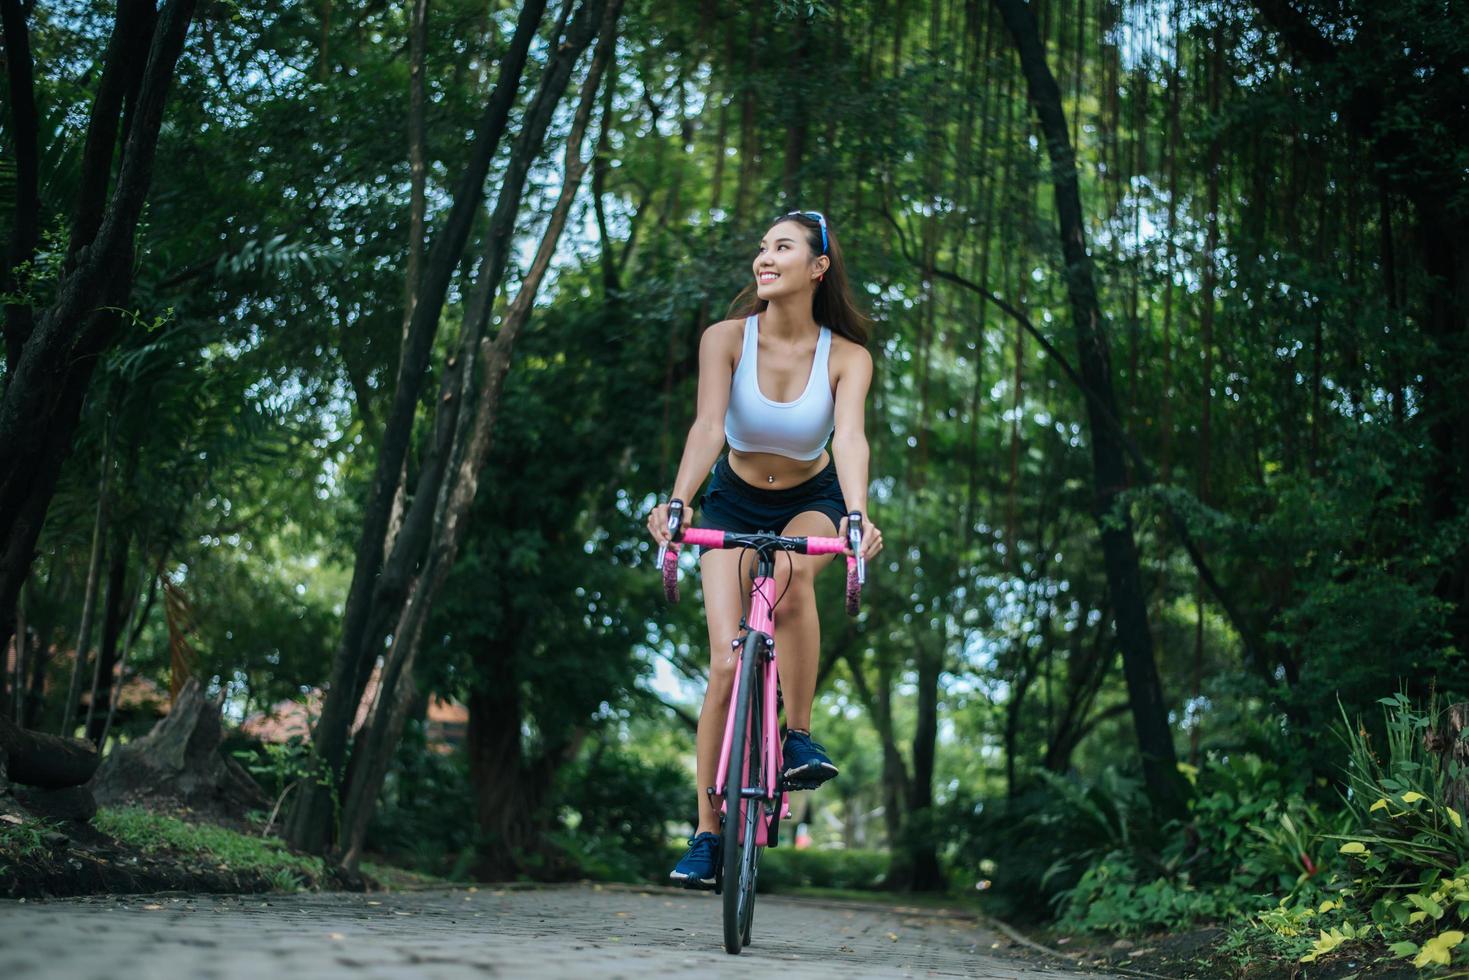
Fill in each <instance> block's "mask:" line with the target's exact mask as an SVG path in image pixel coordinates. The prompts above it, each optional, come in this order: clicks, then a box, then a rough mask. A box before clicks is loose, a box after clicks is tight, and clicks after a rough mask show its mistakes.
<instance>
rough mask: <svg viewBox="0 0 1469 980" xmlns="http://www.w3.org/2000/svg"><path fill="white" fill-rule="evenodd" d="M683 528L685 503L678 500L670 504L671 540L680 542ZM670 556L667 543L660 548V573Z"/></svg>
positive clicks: (669, 525) (675, 499) (669, 530)
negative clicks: (680, 531)
mask: <svg viewBox="0 0 1469 980" xmlns="http://www.w3.org/2000/svg"><path fill="white" fill-rule="evenodd" d="M682 527H683V501H682V500H679V499H677V498H674V499H673V500H670V501H669V502H668V534H669V537H670V538H671V540H674V541H677V540H678V532H679V530H680V529H681V528H682ZM667 556H668V545H667V543H664V544H660V545H659V546H658V572H659V574H662V572H663V561H664V559H665V558H667Z"/></svg>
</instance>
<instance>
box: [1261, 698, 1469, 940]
mask: <svg viewBox="0 0 1469 980" xmlns="http://www.w3.org/2000/svg"><path fill="white" fill-rule="evenodd" d="M1380 703H1381V704H1382V705H1383V706H1384V707H1385V712H1384V714H1385V725H1384V731H1385V733H1386V739H1385V749H1386V753H1387V759H1386V761H1385V762H1384V760H1383V759H1382V758H1381V757H1380V756H1379V755H1378V754H1377V752H1376V751H1374V749H1373V747H1372V744H1371V736H1370V735H1369V733H1368V731H1367V729H1366V727H1365V726H1364V725H1362V724H1361V723H1360V722H1358V723H1357V724H1355V725H1354V724H1352V722H1351V721H1350V719H1348V718H1347V717H1346V713H1345V711H1344V710H1343V711H1342V725H1341V727H1340V728H1338V730H1337V734H1338V736H1339V737H1340V738H1341V740H1342V742H1343V744H1344V745H1345V747H1346V750H1347V760H1348V761H1347V765H1346V767H1345V769H1346V777H1347V790H1346V792H1345V793H1343V794H1342V800H1343V803H1344V804H1345V810H1344V815H1345V817H1346V819H1347V823H1348V826H1347V827H1346V829H1345V830H1344V831H1343V832H1341V833H1330V834H1324V835H1323V839H1325V840H1336V841H1340V842H1341V843H1340V845H1339V848H1338V853H1339V855H1340V858H1339V861H1338V863H1339V864H1340V865H1341V867H1342V870H1341V871H1339V872H1337V873H1335V874H1333V875H1331V877H1330V881H1329V889H1330V891H1331V894H1332V897H1331V898H1329V899H1327V900H1326V901H1323V902H1321V903H1320V904H1319V905H1315V904H1304V905H1303V904H1302V903H1299V902H1298V903H1295V905H1294V907H1289V906H1288V905H1287V903H1286V902H1284V901H1282V902H1281V903H1280V906H1281V907H1280V909H1278V910H1275V911H1274V918H1270V917H1267V915H1266V914H1265V913H1262V914H1261V915H1260V916H1258V917H1257V921H1258V922H1259V924H1260V925H1261V926H1262V927H1263V928H1266V929H1270V928H1272V926H1273V925H1274V923H1275V922H1276V921H1277V920H1279V919H1281V918H1282V917H1284V918H1287V919H1290V920H1293V921H1300V922H1309V923H1310V924H1311V926H1313V927H1314V928H1315V929H1316V931H1317V932H1318V933H1319V938H1318V939H1317V940H1316V941H1315V943H1314V944H1313V945H1312V946H1311V948H1310V950H1309V951H1308V952H1307V953H1306V954H1305V955H1304V956H1302V957H1301V961H1302V962H1311V961H1314V960H1315V959H1317V958H1318V957H1320V956H1322V955H1325V954H1326V953H1329V952H1332V951H1333V950H1336V949H1338V948H1339V947H1342V946H1344V945H1345V944H1347V943H1349V942H1354V941H1361V940H1367V939H1370V940H1371V941H1372V942H1373V943H1374V944H1377V943H1386V944H1388V948H1389V949H1390V950H1391V951H1392V952H1393V953H1395V954H1396V955H1398V956H1400V957H1404V958H1408V957H1411V958H1412V960H1413V965H1414V966H1416V967H1419V968H1422V967H1428V966H1449V965H1450V964H1451V963H1453V962H1455V961H1456V960H1457V962H1458V963H1460V964H1462V963H1464V962H1465V961H1466V956H1465V955H1464V952H1463V951H1461V944H1462V943H1463V941H1464V939H1465V932H1464V926H1465V924H1466V923H1469V827H1465V817H1464V814H1463V813H1462V812H1461V810H1460V809H1459V808H1456V807H1455V806H1454V805H1453V804H1454V803H1455V802H1458V801H1459V800H1460V799H1462V798H1463V796H1464V795H1465V794H1466V792H1469V790H1466V787H1465V785H1464V777H1465V773H1464V771H1463V768H1462V766H1461V764H1460V763H1459V762H1458V761H1456V760H1455V759H1454V757H1453V755H1454V753H1453V752H1452V751H1448V752H1445V753H1444V757H1443V758H1442V759H1440V758H1439V756H1438V754H1437V753H1436V752H1435V751H1434V750H1435V749H1438V748H1452V747H1451V746H1444V745H1443V741H1444V739H1445V737H1446V736H1445V734H1444V733H1443V732H1441V731H1440V729H1439V727H1438V722H1439V711H1438V708H1437V704H1436V700H1435V699H1430V701H1429V705H1428V708H1427V710H1426V711H1419V710H1417V709H1416V708H1415V707H1414V705H1413V704H1412V702H1411V701H1410V700H1409V699H1408V697H1407V696H1406V695H1404V694H1401V693H1400V694H1397V695H1395V696H1393V697H1390V698H1383V699H1381V701H1380ZM1457 737H1458V738H1461V739H1462V738H1463V735H1462V734H1459V735H1457ZM1460 806H1461V808H1462V804H1460ZM1346 862H1350V863H1346Z"/></svg>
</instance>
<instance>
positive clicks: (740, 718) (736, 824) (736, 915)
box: [720, 632, 761, 954]
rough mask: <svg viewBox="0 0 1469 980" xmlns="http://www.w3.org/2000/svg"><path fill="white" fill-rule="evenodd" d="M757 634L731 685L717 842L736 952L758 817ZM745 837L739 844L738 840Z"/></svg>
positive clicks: (747, 906) (730, 944)
mask: <svg viewBox="0 0 1469 980" xmlns="http://www.w3.org/2000/svg"><path fill="white" fill-rule="evenodd" d="M760 652H761V651H760V634H758V633H755V632H750V633H748V634H746V636H745V646H744V650H743V652H742V653H741V655H740V675H739V677H738V678H736V681H735V699H734V705H733V707H732V709H731V710H733V711H734V727H733V737H732V741H731V744H730V747H729V768H728V769H727V770H726V771H725V777H724V821H723V826H722V827H721V828H720V843H721V844H722V845H723V848H724V886H723V891H724V896H723V897H724V951H725V952H726V953H731V954H734V953H738V952H739V951H740V949H741V948H742V947H743V946H744V938H745V932H746V927H747V925H748V923H749V922H750V919H751V917H752V915H753V912H754V905H755V861H756V858H757V856H758V854H757V852H758V849H757V848H756V846H755V827H754V820H755V819H756V818H757V817H758V815H759V813H760V804H759V802H758V801H757V800H753V799H746V798H745V796H744V790H745V788H746V787H759V786H760V785H761V780H760V729H759V728H758V727H757V726H755V725H752V724H751V722H752V721H755V720H757V718H758V715H759V710H760V709H759V697H760V696H759V693H758V691H757V687H758V685H759V678H760V670H759V665H760ZM741 838H743V840H742V839H741Z"/></svg>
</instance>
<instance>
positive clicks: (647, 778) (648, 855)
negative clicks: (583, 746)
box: [547, 742, 690, 881]
mask: <svg viewBox="0 0 1469 980" xmlns="http://www.w3.org/2000/svg"><path fill="white" fill-rule="evenodd" d="M689 794H690V788H689V785H688V773H687V772H686V771H685V770H684V769H683V767H682V766H677V765H673V764H669V763H657V764H650V763H646V762H644V761H642V760H641V759H639V758H637V757H636V756H634V755H631V754H629V753H627V752H625V751H623V750H621V749H619V748H616V747H611V748H609V747H607V746H606V745H604V744H603V743H601V742H598V743H597V747H596V748H595V749H593V750H592V751H591V752H589V753H587V754H586V756H585V757H584V758H582V759H579V760H578V761H577V762H575V763H573V764H572V765H570V766H567V767H566V768H564V769H562V770H561V771H560V772H559V773H558V774H557V779H556V790H555V803H554V805H553V807H554V812H555V813H556V814H557V817H558V827H557V828H556V829H554V830H552V831H551V832H550V833H549V834H548V835H547V836H548V839H549V841H550V843H551V844H553V845H554V846H556V847H558V848H560V849H561V850H562V851H563V852H564V855H565V857H566V859H567V860H568V861H570V862H571V863H572V864H573V865H574V866H575V867H576V868H577V869H579V871H578V873H579V874H581V875H584V876H586V877H589V878H595V879H600V880H604V881H662V880H664V879H665V878H666V877H667V875H668V869H669V867H671V865H670V864H668V863H666V861H665V858H666V855H667V852H668V833H667V830H666V827H667V826H668V817H669V815H670V814H674V813H680V812H682V811H683V809H684V808H685V807H686V805H687V802H688V797H689Z"/></svg>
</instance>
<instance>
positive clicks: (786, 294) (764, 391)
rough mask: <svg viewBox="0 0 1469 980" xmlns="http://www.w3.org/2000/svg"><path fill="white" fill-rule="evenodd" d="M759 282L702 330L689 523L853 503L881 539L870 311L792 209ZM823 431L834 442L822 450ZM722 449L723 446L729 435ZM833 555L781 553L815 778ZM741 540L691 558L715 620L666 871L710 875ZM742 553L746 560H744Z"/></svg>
mask: <svg viewBox="0 0 1469 980" xmlns="http://www.w3.org/2000/svg"><path fill="white" fill-rule="evenodd" d="M753 271H754V274H755V282H754V283H753V284H752V285H751V286H749V287H747V288H746V289H745V290H744V291H743V292H742V293H741V294H740V295H739V296H738V297H737V298H736V299H735V302H734V304H733V306H732V307H731V308H732V309H733V310H737V311H739V313H738V315H737V316H735V317H734V318H732V319H729V320H722V321H720V322H719V323H716V324H714V325H713V326H711V327H709V329H708V330H706V331H705V332H704V336H703V338H702V339H701V340H700V342H699V393H698V409H697V416H696V418H695V419H694V424H693V426H692V427H691V428H690V429H689V434H688V438H687V440H686V441H685V443H684V450H683V457H682V460H681V461H680V463H679V466H678V476H677V478H676V479H675V480H674V483H673V493H672V494H671V498H670V499H674V500H688V499H689V498H690V497H692V496H693V494H694V491H696V490H697V489H698V488H699V484H700V483H701V482H702V481H703V479H704V474H705V473H708V472H709V469H710V464H714V468H713V474H712V476H711V478H710V481H709V487H708V489H707V490H706V491H705V493H704V495H703V497H702V498H700V501H699V511H700V519H699V521H698V523H699V524H700V525H703V526H706V527H714V528H719V529H720V530H725V531H771V530H773V531H779V532H780V533H781V534H791V535H818V536H832V535H841V536H843V537H845V536H846V533H847V517H846V515H847V514H848V513H850V512H852V511H860V512H861V513H862V514H863V518H862V554H863V557H864V558H866V559H871V558H872V557H873V556H874V555H876V554H877V553H878V552H879V551H881V550H882V532H881V531H879V530H878V529H877V528H876V527H875V526H874V525H873V523H872V521H871V520H869V519H868V517H867V516H866V515H867V460H868V450H867V436H866V434H865V432H864V430H863V425H862V418H863V411H864V408H865V403H866V400H867V388H868V386H869V385H870V384H871V382H872V356H871V355H870V354H868V353H867V348H866V347H865V346H864V345H865V344H866V342H867V333H868V324H869V321H868V319H867V318H866V317H865V316H863V315H862V314H861V313H860V312H858V310H857V308H856V305H855V304H854V303H853V301H852V295H851V290H850V287H849V285H848V281H847V275H846V269H845V266H844V264H843V262H842V257H841V250H840V249H839V248H838V247H837V243H836V240H835V238H834V237H832V236H831V235H830V234H829V229H828V228H827V223H826V218H825V217H823V216H822V215H821V214H820V213H819V212H816V211H792V212H790V213H789V214H785V215H782V216H781V217H779V218H777V219H776V221H775V223H774V224H773V225H771V226H770V228H769V230H768V231H767V232H766V234H765V237H764V238H762V239H761V240H760V247H759V249H758V251H757V252H756V254H755V261H754V266H753ZM828 439H830V441H831V451H830V452H828V451H827V448H826V444H827V440H828ZM726 441H728V443H729V446H730V451H729V454H728V455H727V456H725V457H722V458H719V460H718V462H717V463H715V458H716V457H718V456H719V453H720V450H721V449H723V448H724V445H725V442H726ZM648 532H649V533H650V534H651V535H652V536H653V539H654V540H655V541H656V542H657V543H659V544H663V543H665V542H666V541H668V538H669V534H668V505H667V504H659V505H658V506H657V507H654V508H653V512H652V513H651V514H649V515H648ZM832 557H833V556H831V555H821V556H806V555H791V556H790V558H791V561H790V563H789V564H788V563H786V562H784V561H780V562H777V563H776V578H777V583H776V585H777V592H776V594H777V595H778V596H780V597H781V598H780V599H779V600H778V602H779V615H778V616H777V619H776V629H775V635H776V643H775V648H776V656H777V664H776V667H777V670H778V671H779V674H780V685H781V691H782V695H783V698H784V701H785V710H786V738H785V743H784V751H783V758H784V760H785V761H784V775H785V776H786V778H787V779H788V780H794V781H796V782H798V783H799V784H800V788H815V787H816V786H818V785H820V784H821V783H822V782H824V781H826V780H827V779H830V778H831V777H833V776H835V775H836V774H837V767H836V766H835V765H834V764H833V763H832V761H831V760H830V759H829V758H827V756H826V752H825V750H824V749H823V748H822V747H821V745H820V744H818V743H817V742H815V741H813V740H812V738H811V701H812V699H813V698H814V697H815V694H816V670H817V661H818V659H819V654H820V650H821V629H820V624H819V623H818V622H817V619H816V594H815V588H814V585H813V582H814V579H815V576H816V572H817V571H818V570H820V569H821V568H822V566H824V565H826V564H827V563H828V562H829V561H830V560H831V559H832ZM743 558H745V551H744V550H742V549H727V550H720V549H713V550H709V551H707V552H704V553H703V554H701V555H700V557H699V567H700V571H701V575H702V579H703V586H704V612H705V616H706V617H707V619H708V623H709V648H710V651H711V658H710V667H709V688H708V690H707V691H705V693H704V707H703V709H702V710H701V711H700V712H699V734H698V739H697V744H698V751H697V766H696V768H697V772H698V786H699V792H698V794H697V795H698V800H699V825H698V827H697V829H696V830H695V832H694V836H693V837H692V838H691V839H690V840H689V850H688V853H686V854H685V855H684V857H683V859H682V860H680V861H679V862H678V866H677V867H676V868H674V870H673V872H672V873H671V874H670V876H669V877H671V878H672V879H674V880H675V881H681V882H683V883H684V884H685V885H687V886H690V887H712V886H713V884H714V868H715V865H716V862H717V861H718V852H719V833H718V829H719V814H718V812H717V811H716V809H715V806H714V803H713V802H712V801H711V800H710V798H709V796H708V794H706V793H705V792H703V787H707V786H713V785H714V782H715V779H714V769H715V767H716V766H717V765H718V764H719V746H720V742H721V740H722V739H723V737H724V724H725V715H726V714H727V713H728V709H729V699H730V691H731V689H732V688H733V686H734V669H735V651H734V650H733V649H732V647H731V641H732V640H733V639H734V638H735V637H736V635H737V634H738V633H739V628H740V619H741V616H742V614H743V613H744V612H745V611H746V610H745V607H746V605H747V604H748V602H749V587H748V584H747V577H748V572H749V569H748V567H746V568H744V569H743V572H744V574H743V575H742V574H741V572H742V569H741V560H742V559H743ZM746 564H748V563H746Z"/></svg>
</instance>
